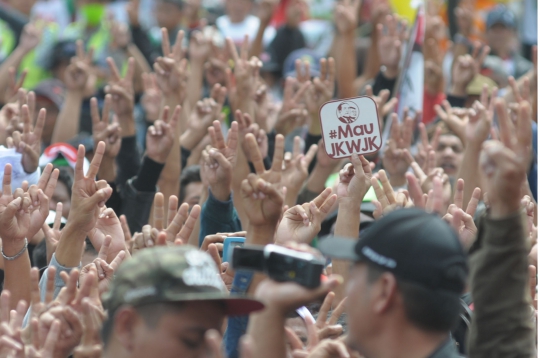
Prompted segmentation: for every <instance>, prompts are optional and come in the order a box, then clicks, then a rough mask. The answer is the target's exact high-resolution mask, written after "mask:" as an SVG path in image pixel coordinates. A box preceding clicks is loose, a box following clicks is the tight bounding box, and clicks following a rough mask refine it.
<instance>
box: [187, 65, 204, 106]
mask: <svg viewBox="0 0 540 358" xmlns="http://www.w3.org/2000/svg"><path fill="white" fill-rule="evenodd" d="M203 66H204V61H192V62H190V68H189V70H190V74H189V80H188V86H187V88H189V91H187V102H188V104H189V108H195V105H196V104H197V101H198V100H200V99H201V93H202V86H203V74H204V67H203Z"/></svg>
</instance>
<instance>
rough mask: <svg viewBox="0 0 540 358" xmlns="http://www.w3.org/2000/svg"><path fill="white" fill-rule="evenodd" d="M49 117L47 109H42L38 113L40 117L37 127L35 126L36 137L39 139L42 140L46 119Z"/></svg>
mask: <svg viewBox="0 0 540 358" xmlns="http://www.w3.org/2000/svg"><path fill="white" fill-rule="evenodd" d="M46 116H47V110H46V109H45V108H41V109H40V110H39V113H38V117H37V120H36V125H35V126H34V131H33V132H34V135H35V136H36V137H37V138H40V139H41V133H42V132H43V128H44V127H45V117H46Z"/></svg>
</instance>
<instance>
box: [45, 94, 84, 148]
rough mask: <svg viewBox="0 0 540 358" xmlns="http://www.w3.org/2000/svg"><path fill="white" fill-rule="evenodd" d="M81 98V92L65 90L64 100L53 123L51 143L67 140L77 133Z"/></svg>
mask: <svg viewBox="0 0 540 358" xmlns="http://www.w3.org/2000/svg"><path fill="white" fill-rule="evenodd" d="M82 100H83V95H82V92H79V91H67V94H66V101H65V103H64V106H63V107H62V110H61V111H60V114H58V119H57V120H56V124H55V125H54V131H53V135H52V139H51V144H54V143H59V142H67V141H69V140H70V139H71V138H73V137H75V136H76V135H77V134H78V133H79V125H80V118H81V105H82Z"/></svg>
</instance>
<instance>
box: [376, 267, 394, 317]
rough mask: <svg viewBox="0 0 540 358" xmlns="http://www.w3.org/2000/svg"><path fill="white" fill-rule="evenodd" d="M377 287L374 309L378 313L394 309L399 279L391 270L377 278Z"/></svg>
mask: <svg viewBox="0 0 540 358" xmlns="http://www.w3.org/2000/svg"><path fill="white" fill-rule="evenodd" d="M374 285H376V287H375V290H376V291H375V297H374V299H375V302H374V305H373V309H374V310H375V313H377V314H383V313H385V312H387V311H389V310H391V309H392V307H393V306H394V305H395V303H396V298H397V281H396V278H395V276H394V275H392V274H391V273H390V272H385V273H383V274H382V275H381V276H380V277H379V279H378V280H377V282H376V283H374Z"/></svg>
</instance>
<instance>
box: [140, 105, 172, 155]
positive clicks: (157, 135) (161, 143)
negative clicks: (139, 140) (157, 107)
mask: <svg viewBox="0 0 540 358" xmlns="http://www.w3.org/2000/svg"><path fill="white" fill-rule="evenodd" d="M180 112H181V107H180V106H176V108H175V109H174V113H173V114H172V116H171V119H169V107H165V108H164V109H163V113H162V119H158V120H157V121H155V122H154V124H153V125H151V126H150V127H148V130H147V131H146V155H147V156H148V158H150V159H152V160H153V161H155V162H157V163H162V164H165V162H166V161H167V157H168V156H169V153H170V152H171V149H172V146H173V144H174V136H175V133H176V126H177V124H178V120H179V118H180Z"/></svg>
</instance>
